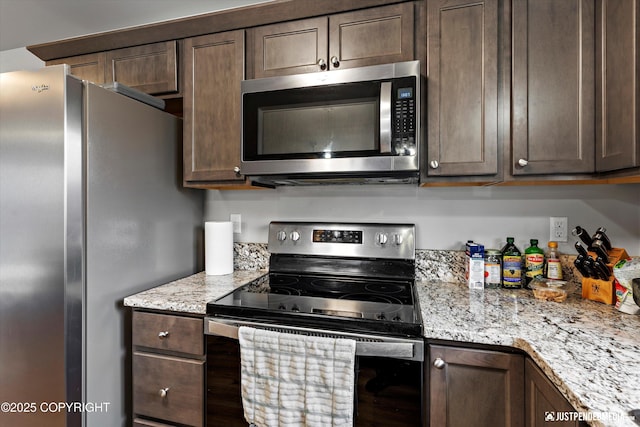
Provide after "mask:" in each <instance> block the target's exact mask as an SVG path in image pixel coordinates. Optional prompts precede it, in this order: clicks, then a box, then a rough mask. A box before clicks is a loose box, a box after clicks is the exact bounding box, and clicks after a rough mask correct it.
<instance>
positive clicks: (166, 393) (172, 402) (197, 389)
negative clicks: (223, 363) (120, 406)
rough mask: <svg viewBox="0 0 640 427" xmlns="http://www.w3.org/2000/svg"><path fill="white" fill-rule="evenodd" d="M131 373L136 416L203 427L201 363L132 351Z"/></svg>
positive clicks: (202, 368) (202, 370)
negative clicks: (132, 373)
mask: <svg viewBox="0 0 640 427" xmlns="http://www.w3.org/2000/svg"><path fill="white" fill-rule="evenodd" d="M133 372H134V375H133V410H134V412H135V413H136V414H139V415H146V416H149V417H153V418H159V419H161V420H167V421H170V422H176V423H182V424H186V425H189V426H202V421H203V414H204V361H202V360H192V359H181V358H177V357H170V356H160V355H155V354H149V353H140V352H135V353H134V354H133ZM143 425H144V424H143Z"/></svg>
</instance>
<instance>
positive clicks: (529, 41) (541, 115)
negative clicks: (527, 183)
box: [511, 0, 595, 175]
mask: <svg viewBox="0 0 640 427" xmlns="http://www.w3.org/2000/svg"><path fill="white" fill-rule="evenodd" d="M512 19H513V27H512V28H513V35H512V40H513V45H512V56H513V62H512V64H513V65H512V66H513V71H512V75H513V81H512V87H513V93H512V98H513V105H512V108H513V111H512V120H513V124H512V126H513V129H512V133H513V141H512V150H513V151H512V158H511V161H512V173H513V175H530V174H549V173H584V172H593V171H594V151H595V142H594V136H595V130H594V119H595V100H594V84H595V81H594V64H595V62H594V61H595V60H594V50H595V49H594V31H595V25H594V19H595V18H594V2H593V1H592V0H513V17H512Z"/></svg>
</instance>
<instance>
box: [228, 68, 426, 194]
mask: <svg viewBox="0 0 640 427" xmlns="http://www.w3.org/2000/svg"><path fill="white" fill-rule="evenodd" d="M420 117H421V116H420V62H419V61H411V62H401V63H394V64H384V65H375V66H370V67H361V68H351V69H345V70H337V71H326V72H319V73H308V74H298V75H290V76H282V77H270V78H263V79H255V80H245V81H243V82H242V157H241V170H242V173H243V174H244V175H245V176H248V177H249V178H250V179H251V181H252V182H253V183H254V184H257V185H268V186H278V185H302V184H327V183H390V182H391V183H415V182H417V181H418V175H419V163H420V162H419V147H420Z"/></svg>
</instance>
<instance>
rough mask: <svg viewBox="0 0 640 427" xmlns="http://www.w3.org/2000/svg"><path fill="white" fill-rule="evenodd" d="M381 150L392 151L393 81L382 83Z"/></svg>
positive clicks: (383, 151)
mask: <svg viewBox="0 0 640 427" xmlns="http://www.w3.org/2000/svg"><path fill="white" fill-rule="evenodd" d="M380 152H381V153H391V82H382V83H381V84H380Z"/></svg>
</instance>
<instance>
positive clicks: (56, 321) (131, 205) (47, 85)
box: [0, 66, 203, 427]
mask: <svg viewBox="0 0 640 427" xmlns="http://www.w3.org/2000/svg"><path fill="white" fill-rule="evenodd" d="M180 135H181V121H180V119H177V118H176V117H174V116H172V115H170V114H167V113H165V112H163V111H161V110H159V109H156V108H153V107H150V106H148V105H145V104H143V103H141V102H139V101H136V100H133V99H130V98H128V97H125V96H123V95H120V94H117V93H114V92H112V91H109V90H106V89H103V88H101V87H99V86H96V85H93V84H88V83H86V82H82V81H80V80H78V79H76V78H75V77H72V76H70V75H69V74H68V69H67V67H66V66H56V67H48V68H44V69H41V70H37V71H24V72H11V73H3V74H2V75H1V84H0V402H1V405H2V408H0V425H3V426H9V425H10V426H29V427H35V426H47V427H50V426H52V427H57V426H81V425H84V426H88V427H100V426H105V427H106V426H108V427H114V426H124V425H125V423H126V422H127V420H126V417H127V414H130V401H131V399H130V398H131V396H130V392H129V389H130V377H131V373H130V367H129V366H130V363H129V360H130V355H129V352H128V345H129V344H130V335H129V332H128V330H129V324H128V316H129V315H128V312H127V311H126V310H125V309H124V307H123V303H122V301H123V299H124V297H126V296H128V295H131V294H134V293H136V292H139V291H142V290H145V289H148V288H151V287H153V286H156V285H159V284H161V283H164V282H167V281H170V280H173V279H176V278H179V277H184V276H187V275H189V274H191V273H194V272H196V271H198V270H200V269H201V268H202V260H201V249H202V242H201V238H200V237H199V236H201V235H202V232H201V227H202V215H203V199H202V194H201V192H199V191H197V190H186V189H183V188H182V185H181V182H182V177H181V168H180V164H181V145H180V141H181V138H180ZM60 402H62V404H60ZM65 402H66V403H67V404H68V405H66V404H65Z"/></svg>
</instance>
